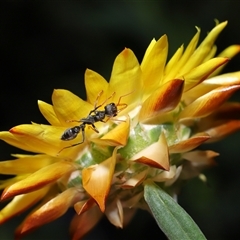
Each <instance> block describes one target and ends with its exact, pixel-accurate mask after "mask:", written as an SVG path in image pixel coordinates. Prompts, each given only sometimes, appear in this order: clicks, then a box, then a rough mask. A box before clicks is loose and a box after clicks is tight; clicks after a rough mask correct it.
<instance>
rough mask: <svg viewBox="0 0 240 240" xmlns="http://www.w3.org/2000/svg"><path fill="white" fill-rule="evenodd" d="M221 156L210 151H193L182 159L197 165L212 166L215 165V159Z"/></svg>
mask: <svg viewBox="0 0 240 240" xmlns="http://www.w3.org/2000/svg"><path fill="white" fill-rule="evenodd" d="M217 156H219V153H217V152H214V151H211V150H208V151H201V150H196V151H191V152H187V153H184V154H183V155H182V157H183V158H184V159H186V160H188V161H190V162H193V163H194V164H196V165H198V166H199V165H208V164H210V163H211V165H213V164H215V161H214V158H215V157H217Z"/></svg>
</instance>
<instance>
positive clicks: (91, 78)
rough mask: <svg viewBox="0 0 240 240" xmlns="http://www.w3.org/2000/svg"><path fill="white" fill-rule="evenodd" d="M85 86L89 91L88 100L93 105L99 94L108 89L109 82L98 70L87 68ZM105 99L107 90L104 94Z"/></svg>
mask: <svg viewBox="0 0 240 240" xmlns="http://www.w3.org/2000/svg"><path fill="white" fill-rule="evenodd" d="M85 87H86V92H87V101H88V102H89V103H91V104H92V105H94V104H95V101H96V97H97V95H98V94H99V93H100V92H101V91H104V90H105V89H108V82H107V81H106V80H105V78H104V77H102V76H101V75H100V74H98V73H97V72H94V71H92V70H90V69H87V70H86V72H85ZM102 97H103V99H105V98H106V91H104V93H103V95H102Z"/></svg>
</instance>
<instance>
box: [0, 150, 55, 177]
mask: <svg viewBox="0 0 240 240" xmlns="http://www.w3.org/2000/svg"><path fill="white" fill-rule="evenodd" d="M56 160H57V159H56V158H53V157H50V156H48V155H40V154H39V155H33V156H28V157H22V158H20V159H15V160H8V161H1V162H0V173H1V174H12V175H17V174H26V173H32V172H35V171H38V170H39V169H41V168H43V167H45V166H47V165H50V164H52V163H53V162H54V161H56Z"/></svg>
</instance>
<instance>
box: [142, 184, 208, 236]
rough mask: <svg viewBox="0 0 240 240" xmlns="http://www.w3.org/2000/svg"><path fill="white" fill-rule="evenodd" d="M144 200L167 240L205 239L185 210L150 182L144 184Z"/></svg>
mask: <svg viewBox="0 0 240 240" xmlns="http://www.w3.org/2000/svg"><path fill="white" fill-rule="evenodd" d="M144 198H145V200H146V202H147V204H148V206H149V208H150V209H151V212H152V214H153V216H154V218H155V220H156V221H157V224H158V226H159V227H160V228H161V229H162V231H163V232H164V233H165V234H166V236H167V237H168V239H170V240H174V239H176V240H179V239H184V240H187V239H191V240H192V239H198V240H201V239H206V238H205V237H204V235H203V233H202V232H201V230H200V229H199V227H198V226H197V225H196V223H195V222H194V221H193V219H192V218H191V217H190V216H189V215H188V214H187V213H186V212H185V210H184V209H183V208H182V207H181V206H180V205H179V204H178V203H177V202H176V201H175V200H174V199H173V198H172V197H171V196H169V195H168V194H167V193H166V192H164V191H163V190H162V189H161V188H160V187H158V186H157V185H155V184H154V183H152V182H150V181H148V182H147V183H146V184H145V187H144Z"/></svg>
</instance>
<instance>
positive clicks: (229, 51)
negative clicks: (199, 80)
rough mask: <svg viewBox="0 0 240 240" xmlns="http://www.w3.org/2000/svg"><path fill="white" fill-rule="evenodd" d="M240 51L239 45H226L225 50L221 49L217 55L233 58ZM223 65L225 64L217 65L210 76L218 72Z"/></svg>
mask: <svg viewBox="0 0 240 240" xmlns="http://www.w3.org/2000/svg"><path fill="white" fill-rule="evenodd" d="M239 52H240V45H232V46H229V47H227V48H226V49H225V50H223V51H222V52H221V53H220V54H219V55H218V57H225V58H230V59H231V58H233V57H234V56H235V55H236V54H238V53H239ZM224 67H225V65H223V66H221V67H219V68H218V69H217V70H215V71H214V72H213V73H212V74H211V75H210V77H211V76H216V75H217V74H219V73H220V72H221V71H222V70H223V68H224Z"/></svg>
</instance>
